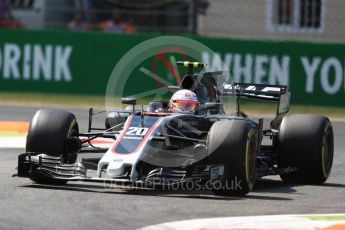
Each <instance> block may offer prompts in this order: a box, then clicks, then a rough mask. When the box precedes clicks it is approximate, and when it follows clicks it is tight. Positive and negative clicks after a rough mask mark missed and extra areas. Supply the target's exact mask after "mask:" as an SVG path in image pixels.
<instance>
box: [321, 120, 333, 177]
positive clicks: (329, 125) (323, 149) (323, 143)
mask: <svg viewBox="0 0 345 230" xmlns="http://www.w3.org/2000/svg"><path fill="white" fill-rule="evenodd" d="M329 127H331V124H330V123H329V122H328V123H327V125H326V127H325V132H324V134H325V135H324V136H323V138H322V150H321V163H322V171H323V175H324V176H325V177H328V176H329V173H330V171H328V172H327V170H326V165H325V145H326V139H327V131H328V129H329Z"/></svg>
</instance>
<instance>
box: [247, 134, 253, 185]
mask: <svg viewBox="0 0 345 230" xmlns="http://www.w3.org/2000/svg"><path fill="white" fill-rule="evenodd" d="M254 133H255V132H254V130H253V129H251V130H250V131H249V133H248V139H247V145H246V180H247V182H248V184H249V187H251V186H252V180H251V178H250V175H249V159H250V157H249V147H250V139H251V137H252V135H253V134H254Z"/></svg>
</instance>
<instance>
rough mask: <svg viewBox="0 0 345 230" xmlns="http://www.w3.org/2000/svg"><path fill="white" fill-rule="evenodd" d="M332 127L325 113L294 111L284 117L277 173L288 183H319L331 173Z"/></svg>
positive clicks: (332, 152)
mask: <svg viewBox="0 0 345 230" xmlns="http://www.w3.org/2000/svg"><path fill="white" fill-rule="evenodd" d="M333 155H334V136H333V128H332V124H331V122H330V120H329V119H328V118H327V117H324V116H319V115H309V114H296V115H288V116H286V117H284V119H283V120H282V123H281V125H280V132H279V136H278V166H279V168H280V169H285V170H283V171H282V173H281V174H280V177H281V179H282V180H283V181H285V182H287V183H290V184H321V183H323V182H325V181H326V180H327V178H328V177H329V175H330V173H331V169H332V164H333Z"/></svg>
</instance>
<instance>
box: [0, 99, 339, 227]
mask: <svg viewBox="0 0 345 230" xmlns="http://www.w3.org/2000/svg"><path fill="white" fill-rule="evenodd" d="M36 109H37V108H35V107H23V106H5V105H0V111H1V112H0V120H17V121H29V120H31V118H32V116H33V114H34V113H35V111H36ZM66 110H69V111H72V112H73V113H75V114H76V117H77V119H78V121H79V124H80V125H81V126H82V129H84V130H85V128H86V125H87V110H86V109H71V108H66ZM97 124H98V125H102V124H103V122H102V121H100V122H97ZM333 128H334V134H335V158H334V164H333V170H332V173H331V176H330V178H329V179H328V181H327V183H325V184H324V185H321V186H288V185H285V184H284V183H283V182H281V181H280V180H279V177H270V178H268V179H265V180H262V181H258V182H257V184H256V186H255V188H254V190H253V191H252V192H251V193H250V194H249V195H247V196H245V197H243V198H238V197H217V196H214V195H212V193H210V192H206V191H199V192H190V191H145V190H122V189H113V190H108V189H104V186H103V185H102V184H84V183H77V182H74V183H68V184H67V185H65V186H42V185H37V184H34V183H32V182H31V181H29V180H28V179H23V178H12V177H11V175H12V174H13V173H15V170H14V169H15V167H16V163H17V161H16V160H17V154H18V153H21V152H22V151H23V149H0V229H35V230H37V229H83V230H85V229H134V228H139V227H143V226H147V225H152V224H159V223H163V222H170V221H179V220H186V219H195V218H211V217H226V216H246V215H269V214H274V215H277V214H313V213H343V212H344V210H345V193H344V192H345V190H344V188H345V179H344V175H345V155H344V149H345V141H344V140H345V123H344V122H333Z"/></svg>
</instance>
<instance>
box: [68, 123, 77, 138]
mask: <svg viewBox="0 0 345 230" xmlns="http://www.w3.org/2000/svg"><path fill="white" fill-rule="evenodd" d="M76 123H77V121H76V119H73V121H72V122H71V124H70V126H69V129H68V133H67V137H71V134H72V129H73V126H74V125H75V124H76Z"/></svg>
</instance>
